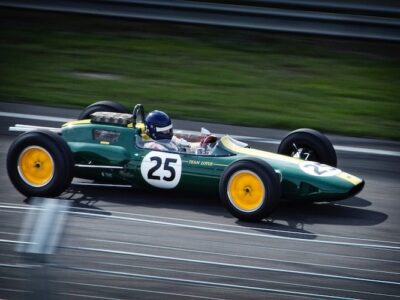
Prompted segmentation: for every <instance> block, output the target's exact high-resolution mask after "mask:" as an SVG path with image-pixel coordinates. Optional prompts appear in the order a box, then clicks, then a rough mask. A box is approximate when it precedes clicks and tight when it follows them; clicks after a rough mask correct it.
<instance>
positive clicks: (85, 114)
mask: <svg viewBox="0 0 400 300" xmlns="http://www.w3.org/2000/svg"><path fill="white" fill-rule="evenodd" d="M98 111H107V112H117V113H125V114H129V113H130V111H129V110H128V109H127V108H126V107H125V106H123V105H122V104H119V103H117V102H114V101H98V102H95V103H93V104H91V105H89V106H88V107H86V108H85V109H84V110H82V111H81V113H80V114H79V116H78V120H84V119H89V118H90V115H91V114H93V113H95V112H98Z"/></svg>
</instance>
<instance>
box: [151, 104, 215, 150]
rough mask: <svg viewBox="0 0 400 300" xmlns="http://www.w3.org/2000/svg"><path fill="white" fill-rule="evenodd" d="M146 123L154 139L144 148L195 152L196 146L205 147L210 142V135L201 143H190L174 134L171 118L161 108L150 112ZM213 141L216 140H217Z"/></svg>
mask: <svg viewBox="0 0 400 300" xmlns="http://www.w3.org/2000/svg"><path fill="white" fill-rule="evenodd" d="M144 124H145V131H146V134H147V135H148V136H149V137H150V138H151V139H152V141H149V142H146V143H145V144H144V148H148V149H156V150H161V151H181V152H195V151H196V148H200V147H204V146H205V145H206V143H210V135H208V136H206V137H204V138H203V140H204V141H203V140H202V141H201V142H200V143H189V142H188V141H187V140H185V139H183V138H178V137H176V136H174V132H173V126H172V121H171V118H170V117H169V116H168V115H167V114H166V113H164V112H162V111H159V110H153V111H152V112H150V113H149V114H148V115H147V117H146V119H145V120H144ZM212 137H213V136H212ZM213 138H215V137H213ZM212 142H215V140H213V141H212Z"/></svg>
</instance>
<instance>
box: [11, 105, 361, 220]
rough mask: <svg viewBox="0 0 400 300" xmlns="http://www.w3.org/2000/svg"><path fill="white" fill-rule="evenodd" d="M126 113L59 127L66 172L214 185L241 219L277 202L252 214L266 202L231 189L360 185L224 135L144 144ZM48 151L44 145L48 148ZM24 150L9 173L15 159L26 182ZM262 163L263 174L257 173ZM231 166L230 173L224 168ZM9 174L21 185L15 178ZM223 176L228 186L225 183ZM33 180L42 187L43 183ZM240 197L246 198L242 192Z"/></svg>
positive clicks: (320, 191)
mask: <svg viewBox="0 0 400 300" xmlns="http://www.w3.org/2000/svg"><path fill="white" fill-rule="evenodd" d="M94 115H96V114H94ZM107 116H108V117H107ZM131 117H132V115H127V114H118V113H117V114H116V113H109V115H107V113H105V114H104V113H103V115H101V116H100V117H99V115H97V119H93V118H92V119H84V120H77V121H71V122H68V123H66V124H64V125H63V126H62V128H61V129H60V130H58V132H57V133H58V134H59V136H60V137H61V138H62V140H63V141H65V143H66V145H67V146H68V148H69V149H70V151H71V153H72V157H73V174H72V175H71V176H73V177H79V178H85V179H91V180H94V181H95V182H97V183H108V184H126V185H132V186H134V187H141V188H148V189H167V190H177V191H181V190H188V191H193V192H195V191H202V192H205V193H212V194H217V193H218V192H219V194H220V196H221V193H222V194H224V193H225V194H226V195H227V197H226V198H227V199H228V200H227V202H228V205H229V206H231V212H232V210H233V211H234V212H237V214H236V216H237V217H239V218H241V219H244V220H259V219H261V218H263V217H265V216H266V215H267V214H269V213H270V212H271V211H272V207H275V206H276V203H274V205H272V206H271V209H268V210H267V211H268V213H266V211H264V212H263V213H261V214H257V213H255V212H256V211H257V210H258V209H259V207H261V206H262V205H264V204H262V203H261V202H260V201H259V200H257V201H258V202H260V203H258V202H257V203H258V204H257V203H256V204H251V203H250V204H249V203H247V202H243V201H242V200H240V201H239V202H237V203H235V202H232V201H231V198H234V197H235V196H234V193H239V192H240V193H241V190H243V191H245V192H246V193H247V194H246V195H250V196H251V197H253V198H256V199H261V198H266V195H269V197H275V198H276V197H278V198H284V199H288V200H292V201H334V200H341V199H345V198H349V197H351V196H353V195H355V194H357V193H358V192H359V191H361V189H362V188H363V186H364V181H363V180H362V179H360V178H358V177H356V176H354V175H351V174H349V173H346V172H344V171H342V170H340V169H338V168H335V167H333V166H328V165H325V164H321V163H318V162H314V161H307V160H302V159H299V158H295V157H290V156H285V155H281V154H277V153H272V152H267V151H262V150H257V149H252V148H250V147H248V145H247V144H245V143H242V142H240V141H237V140H236V139H234V138H232V137H230V136H229V135H225V136H222V137H221V138H219V139H218V140H217V141H216V142H215V144H213V145H212V147H210V148H209V151H208V152H207V153H204V152H203V153H190V152H172V151H159V150H154V149H147V148H145V147H144V146H143V145H144V143H146V139H147V138H146V137H145V133H144V124H143V123H141V122H138V123H135V122H134V123H131V122H129V120H131ZM181 137H183V138H185V139H189V140H192V141H198V140H199V139H200V138H201V134H200V132H199V134H198V135H196V134H193V133H191V134H188V133H186V134H185V133H182V135H181ZM31 144H32V143H31ZM33 144H34V142H33ZM30 147H32V146H30ZM25 148H26V147H25ZM28 148H29V147H28ZM39 148H46V147H45V146H43V147H42V146H41V147H39ZM21 149H22V148H21ZM29 149H31V148H29ZM38 150H40V149H38ZM10 151H12V149H11V148H10ZM19 151H23V150H19ZM40 151H41V150H40ZM51 151H52V150H51V149H50V150H48V151H47V150H46V152H48V153H50V154H51ZM21 155H22V154H20V156H19V158H18V159H17V158H15V159H12V158H10V162H9V163H8V167H9V174H11V173H12V172H13V171H12V170H13V169H12V168H14V166H13V164H16V162H17V161H18V168H17V169H16V170H17V172H18V174H19V175H20V177H21V176H22V177H23V178H22V179H24V181H25V183H28V184H29V180H26V176H25V175H24V174H23V171H21V170H22V169H21V168H22V167H21V164H20V161H21ZM50 156H51V155H50ZM22 157H23V156H22ZM50 158H51V159H52V160H53V158H52V157H50ZM240 163H242V164H243V163H245V166H246V164H247V165H250V167H249V168H246V167H244V169H245V170H247V169H248V170H247V171H245V172H244V171H241V170H242V169H243V166H242V167H240V166H239V165H238V164H240ZM235 164H236V165H238V166H239V167H238V168H237V170H236V169H235V170H230V169H229V168H231V169H232V166H234V165H235ZM267 169H268V170H269V171H268V172H269V173H268V174H266V175H265V174H264V175H263V174H261V173H262V172H264V170H267ZM35 170H36V169H35ZM271 170H272V173H273V175H271ZM56 171H57V170H56ZM229 171H231V173H230V174H227V172H228V173H229ZM232 174H234V175H235V178H236V179H232V178H226V177H227V176H228V175H229V176H233V175H232ZM13 176H14V175H13ZM11 177H12V176H11V175H10V178H11ZM264 177H265V179H264ZM11 179H12V178H11ZM224 180H225V181H224ZM232 180H233V181H232ZM235 180H236V181H235ZM12 181H13V183H14V185H15V186H16V187H17V188H18V186H17V184H16V183H15V180H13V179H12ZM223 181H224V182H225V183H224V184H225V186H222V182H223ZM25 183H24V184H25ZM260 183H261V185H260ZM252 184H254V186H253V187H252ZM32 186H33V187H32ZM37 186H38V187H40V188H41V185H37ZM34 187H35V185H32V184H31V189H29V190H28V192H24V191H25V190H24V191H22V192H23V193H24V194H28V195H30V194H32V195H36V196H37V195H41V192H38V193H36V192H35V191H36V190H35V189H34ZM235 187H236V190H235ZM238 187H240V189H241V190H240V191H238ZM221 189H222V190H221ZM274 189H275V190H274ZM20 191H21V189H20ZM30 191H33V192H30ZM38 191H39V190H38ZM251 191H253V195H251ZM43 193H44V192H43ZM43 193H42V194H43ZM257 193H262V197H261V196H257V195H258V194H257ZM270 193H274V195H272V194H270ZM44 194H45V193H44ZM250 196H246V197H250ZM238 197H239V198H240V197H242V199H244V198H243V197H244V196H243V195H242V196H238ZM251 197H250V198H251ZM260 197H261V198H260ZM246 201H247V200H246ZM251 201H252V200H251ZM276 201H278V200H276ZM276 201H275V202H276ZM231 204H233V206H232V205H231ZM234 214H235V213H234Z"/></svg>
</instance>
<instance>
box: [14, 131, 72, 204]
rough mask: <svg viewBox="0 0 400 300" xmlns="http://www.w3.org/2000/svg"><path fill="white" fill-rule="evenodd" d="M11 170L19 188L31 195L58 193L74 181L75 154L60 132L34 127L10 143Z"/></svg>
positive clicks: (25, 193) (20, 190) (24, 193)
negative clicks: (35, 129)
mask: <svg viewBox="0 0 400 300" xmlns="http://www.w3.org/2000/svg"><path fill="white" fill-rule="evenodd" d="M7 171H8V176H9V178H10V180H11V182H12V184H13V185H14V186H15V188H16V189H17V190H18V191H19V192H20V193H22V194H23V195H25V196H27V197H29V196H45V197H46V196H49V197H53V196H58V195H59V194H61V193H62V192H63V191H64V190H65V189H66V188H67V187H68V186H69V184H70V183H71V180H72V173H73V156H72V153H71V150H70V149H69V147H68V144H67V143H66V142H65V141H64V140H63V139H62V138H61V137H60V136H58V135H57V134H55V133H53V132H48V131H31V132H27V133H24V134H21V135H20V136H18V137H17V139H16V140H15V141H14V142H13V144H12V145H11V146H10V149H9V150H8V154H7Z"/></svg>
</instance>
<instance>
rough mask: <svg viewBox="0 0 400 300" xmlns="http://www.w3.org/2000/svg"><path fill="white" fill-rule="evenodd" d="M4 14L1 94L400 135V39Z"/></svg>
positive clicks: (247, 122) (373, 134)
mask: <svg viewBox="0 0 400 300" xmlns="http://www.w3.org/2000/svg"><path fill="white" fill-rule="evenodd" d="M0 17H2V19H3V20H2V23H3V25H2V26H0V40H1V43H0V76H1V77H0V100H6V101H9V100H10V99H11V100H15V101H29V102H36V103H43V104H50V105H62V106H81V107H83V106H85V105H88V104H90V103H92V102H95V101H98V100H104V99H113V100H116V101H119V102H121V103H123V104H126V105H127V106H128V107H133V106H134V104H136V103H142V104H143V105H144V106H145V109H146V110H147V111H149V110H152V109H161V110H164V111H166V112H168V113H169V114H170V115H171V116H172V117H173V118H182V119H192V120H204V121H213V122H221V123H231V124H240V125H249V126H260V127H276V128H287V129H294V128H297V127H312V128H316V129H320V130H323V131H325V132H334V133H342V134H348V135H357V136H370V137H381V138H390V139H400V130H399V129H400V117H399V115H400V101H399V99H398V97H399V94H400V59H399V53H400V45H398V44H392V45H390V44H379V43H375V42H354V41H348V40H347V41H337V40H329V39H318V38H311V37H299V36H293V35H283V34H282V35H280V34H266V33H258V32H249V31H238V30H227V29H214V28H205V27H192V26H178V25H170V24H152V23H139V22H126V21H116V20H105V19H96V18H89V17H77V16H63V15H54V14H33V13H18V14H15V13H12V14H10V12H7V13H4V11H3V12H2V13H1V14H0ZM48 24H52V26H48ZM53 24H56V25H53ZM79 72H89V73H100V74H103V73H106V74H113V75H116V78H115V79H113V80H110V79H94V78H85V77H81V76H77V75H76V73H79Z"/></svg>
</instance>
